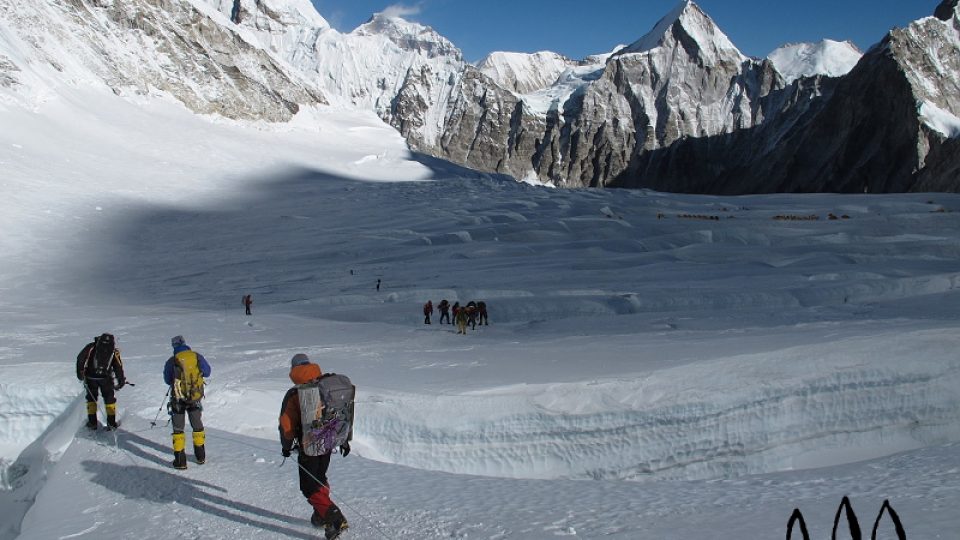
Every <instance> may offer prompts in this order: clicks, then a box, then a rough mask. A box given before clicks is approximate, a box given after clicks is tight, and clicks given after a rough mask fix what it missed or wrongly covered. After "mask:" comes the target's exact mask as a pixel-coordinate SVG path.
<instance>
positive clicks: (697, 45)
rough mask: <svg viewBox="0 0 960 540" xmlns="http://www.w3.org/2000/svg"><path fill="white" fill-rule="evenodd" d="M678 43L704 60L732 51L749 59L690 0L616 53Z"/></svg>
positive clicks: (726, 54)
mask: <svg viewBox="0 0 960 540" xmlns="http://www.w3.org/2000/svg"><path fill="white" fill-rule="evenodd" d="M676 44H679V45H680V46H682V47H683V48H684V49H685V50H686V51H687V52H688V53H689V54H690V55H691V56H694V55H697V54H699V55H700V56H702V57H703V58H704V60H709V59H716V58H720V57H725V56H728V55H729V54H730V53H731V52H733V53H735V54H736V55H738V56H739V57H741V58H742V59H743V60H746V59H747V58H746V57H745V56H744V55H743V54H742V53H741V52H740V50H739V49H737V47H736V46H735V45H734V44H733V42H732V41H730V38H728V37H727V35H726V34H724V33H723V32H722V31H721V30H720V28H719V27H718V26H717V24H716V23H715V22H714V21H713V19H711V18H710V16H709V15H707V14H706V13H705V12H704V11H703V10H702V9H700V6H698V5H697V4H696V3H694V2H692V1H691V0H681V2H680V3H679V4H677V6H676V7H675V8H673V10H672V11H670V13H668V14H667V15H666V16H665V17H663V18H662V19H660V21H659V22H658V23H657V24H656V25H655V26H654V27H653V30H651V31H650V32H648V33H647V34H646V35H645V36H643V37H642V38H640V39H639V40H637V41H635V42H633V43H632V44H630V45H629V46H627V47H625V48H623V49H621V50H620V51H619V52H618V53H617V54H620V55H623V54H634V53H645V52H649V51H652V50H654V49H657V48H661V47H668V48H672V47H673V46H675V45H676Z"/></svg>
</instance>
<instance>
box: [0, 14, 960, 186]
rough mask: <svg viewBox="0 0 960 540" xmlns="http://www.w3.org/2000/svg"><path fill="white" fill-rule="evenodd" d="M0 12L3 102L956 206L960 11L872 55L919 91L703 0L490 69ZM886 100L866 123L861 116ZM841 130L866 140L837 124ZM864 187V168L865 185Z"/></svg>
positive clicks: (563, 173)
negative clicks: (81, 101) (51, 95)
mask: <svg viewBox="0 0 960 540" xmlns="http://www.w3.org/2000/svg"><path fill="white" fill-rule="evenodd" d="M0 5H2V6H3V7H4V8H5V9H4V11H3V15H2V17H4V19H5V20H6V21H7V24H8V25H9V27H10V30H11V31H10V32H6V33H4V34H3V36H2V37H0V40H3V43H4V44H5V46H4V48H3V49H2V50H0V55H3V56H0V84H3V85H4V86H5V87H7V88H11V89H12V88H17V89H18V90H17V91H16V92H13V93H8V95H7V96H6V98H4V99H14V100H23V99H26V102H28V103H29V102H30V99H42V98H41V97H38V96H42V94H43V88H44V87H45V85H57V84H85V83H84V82H83V81H88V82H90V83H91V84H93V85H99V86H103V87H106V88H109V89H111V90H113V91H114V92H115V93H118V94H120V95H123V96H127V97H131V98H135V97H137V96H142V95H147V94H156V95H161V96H163V95H165V96H170V97H173V98H174V99H177V100H179V101H181V102H183V103H184V104H185V105H186V106H187V107H188V108H190V109H191V110H193V111H195V112H198V113H204V114H218V115H222V116H225V117H229V118H248V119H262V120H267V121H286V120H289V119H290V118H291V117H292V115H293V113H294V112H295V111H296V110H297V109H298V108H299V107H301V106H314V105H320V104H323V103H330V104H332V105H334V106H337V107H351V108H354V107H355V108H361V109H369V110H372V111H374V112H375V113H376V114H377V115H378V116H379V117H380V118H381V119H383V120H384V121H385V122H387V123H388V124H390V125H391V126H393V127H395V128H396V129H397V130H398V131H399V132H400V133H401V134H402V135H403V136H404V138H405V139H406V140H407V142H408V144H409V145H410V147H411V148H412V149H413V150H416V151H419V152H422V153H425V154H429V155H432V156H436V157H441V158H444V159H448V160H451V161H454V162H456V163H459V164H462V165H466V166H469V167H471V168H475V169H478V170H482V171H490V172H499V173H506V174H510V175H512V176H514V177H515V178H517V179H530V180H534V181H537V182H547V183H551V184H554V185H557V186H570V187H576V186H619V187H650V188H654V189H658V190H665V191H683V192H690V191H694V192H711V193H747V192H767V191H778V190H793V191H818V190H828V191H850V190H853V191H862V190H864V189H866V190H868V191H886V190H916V189H930V188H931V187H933V186H935V187H936V189H947V190H957V189H960V182H958V181H957V178H956V174H955V173H954V172H953V171H955V170H956V169H957V165H955V159H954V157H953V147H954V146H955V144H956V143H955V142H953V141H955V140H956V137H957V135H956V134H957V132H958V131H960V120H958V118H960V106H958V105H957V103H955V99H954V98H952V97H950V96H953V95H956V92H955V91H954V90H955V86H956V79H957V76H958V75H957V73H958V70H957V66H956V62H955V61H954V60H953V59H955V58H956V57H958V56H960V48H958V40H957V38H956V33H957V30H956V27H957V23H956V21H957V16H956V2H954V1H953V0H945V1H944V2H943V3H942V4H941V6H940V7H939V8H938V9H937V14H938V17H936V18H934V17H930V18H926V19H922V20H920V21H917V22H915V23H913V24H912V25H910V26H909V27H908V28H907V29H903V30H894V31H893V32H892V33H891V34H890V37H888V38H887V39H886V40H885V41H884V43H887V44H888V46H887V47H886V48H884V47H881V48H880V49H879V51H880V52H875V51H870V52H868V54H867V55H866V56H868V57H871V58H873V57H877V56H883V54H884V53H883V52H882V51H888V52H890V54H889V55H888V56H890V58H892V59H893V60H894V62H895V63H896V64H897V66H899V67H896V68H893V69H894V71H899V72H901V73H902V74H903V76H904V77H906V79H907V81H908V84H909V86H910V88H911V89H910V90H909V91H900V90H898V88H900V87H897V86H896V81H897V78H896V77H892V76H891V75H890V74H889V73H887V72H885V71H884V70H882V69H875V67H876V61H873V63H872V64H871V62H869V61H868V60H870V58H865V59H864V62H860V63H859V64H858V62H859V60H860V56H859V52H857V51H856V50H855V48H853V47H852V46H851V45H849V44H847V43H838V42H831V41H823V42H821V43H819V44H803V45H793V46H788V47H785V48H782V49H779V50H777V51H775V52H773V53H771V55H770V56H769V57H768V58H767V59H763V60H760V59H754V58H748V57H746V56H745V55H743V54H742V53H741V52H740V51H739V50H738V49H737V48H736V46H735V45H734V44H733V43H732V42H731V40H730V39H729V38H728V37H727V36H726V35H725V34H724V33H723V31H722V30H721V29H720V28H718V27H717V25H716V24H715V23H714V21H713V20H712V19H711V18H710V17H709V16H708V15H707V14H706V13H705V12H704V11H703V10H702V9H701V8H700V7H699V6H698V5H697V4H695V3H694V2H692V1H690V0H682V1H680V2H679V3H678V4H677V6H676V8H675V9H673V10H672V11H671V12H670V13H668V14H667V15H666V16H665V17H664V18H663V19H661V20H660V21H659V22H658V23H657V24H656V25H655V26H654V28H653V29H652V30H651V31H650V32H649V33H647V34H646V35H644V36H643V37H641V38H640V39H638V40H636V41H635V42H633V43H631V44H629V45H627V46H623V47H618V48H617V49H615V50H614V52H612V53H608V54H602V55H597V56H593V57H589V58H586V59H583V60H571V59H567V58H563V57H562V56H560V55H556V54H554V53H549V52H540V53H535V54H521V53H506V52H500V53H494V54H492V55H490V57H488V58H487V59H485V60H484V61H483V62H481V63H480V64H479V65H477V66H473V65H471V64H469V63H467V62H465V61H464V59H463V56H462V54H461V52H460V51H459V50H458V49H457V47H456V46H455V45H454V44H453V43H451V42H450V41H449V40H447V39H446V38H444V37H443V36H441V35H440V34H438V33H437V32H436V31H434V30H433V29H431V28H429V27H426V26H424V25H421V24H418V23H414V22H410V21H406V20H404V19H402V18H399V17H396V16H392V15H391V14H388V13H381V14H377V15H374V16H373V17H372V18H371V19H370V20H369V21H368V22H366V23H365V24H363V25H361V26H360V27H358V28H357V29H355V30H354V31H352V32H349V33H341V32H338V31H337V30H335V29H333V28H331V27H330V25H329V24H328V23H327V21H326V20H325V19H324V18H323V17H322V16H321V15H320V14H318V13H317V12H316V10H315V9H314V7H313V6H312V5H311V4H310V2H309V1H308V0H169V1H167V2H162V3H155V2H153V1H151V0H112V1H110V2H100V1H93V0H78V1H77V2H66V1H65V0H50V1H49V2H45V3H25V4H24V3H19V4H18V3H14V2H11V1H10V0H0ZM60 43H63V44H64V45H63V46H60V45H58V44H60ZM860 64H864V65H862V66H860ZM866 64H870V65H866ZM854 65H857V66H858V67H860V69H855V68H854V67H853V66H854ZM871 65H872V66H874V68H872V67H871ZM38 70H40V72H42V73H40V72H38ZM878 93H880V94H884V95H883V96H882V97H877V100H879V101H873V102H871V106H858V105H856V103H855V102H858V101H860V102H862V101H863V100H864V99H867V98H868V97H869V96H871V95H877V94H878ZM28 95H33V96H34V97H33V98H24V96H28ZM11 96H14V97H11ZM16 96H19V97H16ZM844 103H846V105H842V104H844ZM844 107H846V108H844ZM838 109H843V110H840V111H838ZM825 110H828V111H829V112H824V111H825ZM901 110H903V111H904V112H903V114H902V115H901V116H899V117H898V120H894V119H893V116H894V113H896V114H899V113H898V111H901ZM877 111H887V112H888V114H881V115H878V114H877ZM843 119H849V121H850V122H852V123H855V124H858V125H859V124H863V125H866V124H870V125H871V127H870V129H869V130H867V131H863V132H860V131H856V130H854V131H851V130H849V129H837V126H831V125H830V124H831V122H836V121H840V120H843ZM818 126H821V127H818ZM898 126H922V129H923V130H924V131H925V132H926V131H930V132H931V133H930V134H929V135H924V136H923V137H922V139H923V141H921V140H920V138H918V137H912V138H911V137H907V138H906V139H903V141H904V142H903V143H902V144H903V148H908V147H911V146H914V147H916V148H917V149H918V150H917V151H916V152H913V153H912V155H913V157H910V159H909V164H906V165H903V166H897V167H890V166H888V163H887V159H888V158H890V156H891V155H897V156H899V157H904V156H906V154H903V155H901V154H889V153H887V152H878V151H877V150H876V148H878V147H877V146H876V145H869V144H868V145H864V144H863V143H862V141H860V140H857V139H855V137H857V136H858V135H856V133H864V134H866V133H880V132H896V131H897V130H900V129H901V127H898ZM917 129H921V128H920V127H918V128H917ZM940 139H942V140H940ZM824 141H829V143H827V142H824ZM890 144H894V143H883V144H882V145H880V146H884V145H886V146H890ZM895 144H900V143H895ZM784 145H789V146H788V147H784ZM863 148H870V150H863ZM758 149H759V151H758ZM887 149H888V150H890V149H891V148H887ZM855 154H856V156H857V157H856V158H855V159H854V157H853V156H854V155H855ZM907 154H909V152H908V153H907ZM801 156H802V158H801ZM898 159H899V158H898ZM801 161H802V163H801ZM900 162H902V163H906V162H905V161H903V160H902V159H901V160H900ZM853 169H857V170H870V175H869V179H866V180H865V178H866V176H865V175H864V174H863V173H851V172H850V171H851V170H853ZM851 174H852V175H853V176H856V175H858V174H859V175H861V176H863V178H857V179H854V178H852V177H851Z"/></svg>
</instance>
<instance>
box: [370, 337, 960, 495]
mask: <svg viewBox="0 0 960 540" xmlns="http://www.w3.org/2000/svg"><path fill="white" fill-rule="evenodd" d="M940 337H942V336H940ZM940 337H938V336H936V334H931V333H928V332H915V333H910V334H907V335H903V336H900V339H899V340H898V342H897V343H888V344H887V345H890V346H893V347H895V348H896V350H895V351H890V350H886V351H885V352H886V353H888V355H889V354H890V353H893V355H894V356H895V355H902V356H901V358H906V357H909V356H910V355H911V354H914V353H916V352H917V350H918V348H919V349H924V353H931V354H932V355H933V356H939V357H940V358H942V359H943V361H939V362H929V363H927V362H922V363H911V364H909V368H908V369H906V370H905V369H903V366H902V363H901V361H900V360H899V359H897V358H893V359H891V360H889V361H887V360H882V359H879V358H878V355H877V352H878V351H879V349H880V348H881V347H882V345H879V346H878V344H877V343H876V342H875V341H874V340H872V339H850V340H843V341H838V342H833V343H830V344H829V345H810V346H800V347H795V348H792V349H786V350H783V351H778V352H777V353H771V354H764V355H755V356H745V357H736V358H729V359H724V360H719V361H714V362H706V363H701V364H698V365H697V366H696V367H690V366H688V367H683V368H667V369H663V370H661V371H657V372H655V373H647V374H643V375H642V376H638V377H637V378H636V379H635V380H631V378H628V377H621V378H618V379H617V380H614V381H605V380H597V381H592V382H589V383H566V384H550V385H526V386H521V387H505V388H502V389H491V390H486V391H482V392H473V393H468V394H462V395H441V396H436V397H426V396H421V397H417V396H407V395H395V394H389V393H387V394H381V393H376V392H373V393H371V394H370V395H365V396H362V405H361V406H359V408H358V410H360V411H361V412H362V413H363V414H362V416H361V417H362V418H363V420H362V421H361V422H360V423H359V424H358V434H359V436H360V437H361V440H363V441H364V442H365V443H366V444H367V445H369V446H370V448H371V450H372V452H374V455H376V456H378V457H379V459H383V460H385V461H388V462H392V463H398V464H403V465H407V466H411V467H418V468H425V469H432V470H443V471H449V472H461V473H467V474H478V475H486V476H507V477H513V478H554V479H555V478H594V479H601V478H603V479H627V480H654V479H661V480H662V479H688V480H689V479H706V478H718V477H730V476H741V475H746V474H758V473H765V472H771V471H776V470H788V469H795V468H804V467H807V466H811V465H814V464H815V465H816V466H826V465H829V464H833V463H843V462H847V461H849V460H856V459H866V458H870V457H874V456H876V455H878V453H882V452H883V451H881V450H880V448H886V449H887V451H889V450H891V449H894V448H896V449H899V450H907V449H910V448H915V447H918V446H923V445H927V444H935V443H939V442H946V441H948V440H955V438H956V437H958V436H960V420H958V419H957V418H956V415H955V413H956V411H957V410H958V408H960V394H958V393H957V392H956V391H955V388H956V385H957V384H958V383H960V366H957V365H956V364H955V363H953V362H951V361H949V360H948V359H949V358H950V356H951V355H952V354H953V353H952V351H951V348H950V346H947V345H946V344H945V343H941V344H939V345H934V347H935V348H936V350H926V349H927V347H929V344H930V341H931V338H932V339H936V340H939V339H940ZM887 358H890V356H887ZM517 361H522V359H519V358H518V359H517ZM827 365H830V366H831V370H832V372H831V373H829V374H823V367H825V366H827ZM718 373H727V374H731V373H735V374H737V375H736V376H735V377H732V378H723V379H721V380H717V379H716V377H717V374H718Z"/></svg>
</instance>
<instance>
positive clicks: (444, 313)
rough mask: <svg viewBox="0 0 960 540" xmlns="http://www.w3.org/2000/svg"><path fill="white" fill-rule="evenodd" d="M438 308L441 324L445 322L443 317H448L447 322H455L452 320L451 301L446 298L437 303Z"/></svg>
mask: <svg viewBox="0 0 960 540" xmlns="http://www.w3.org/2000/svg"><path fill="white" fill-rule="evenodd" d="M437 309H438V310H440V324H443V319H447V324H453V323H451V322H450V302H447V299H446V298H444V299H443V300H441V301H440V303H439V304H437Z"/></svg>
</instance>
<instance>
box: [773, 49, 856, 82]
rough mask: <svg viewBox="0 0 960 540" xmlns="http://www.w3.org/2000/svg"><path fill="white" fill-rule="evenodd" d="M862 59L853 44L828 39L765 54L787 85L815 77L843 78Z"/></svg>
mask: <svg viewBox="0 0 960 540" xmlns="http://www.w3.org/2000/svg"><path fill="white" fill-rule="evenodd" d="M861 57H863V53H862V52H861V51H860V49H858V48H857V46H856V45H854V44H853V43H851V42H849V41H834V40H831V39H824V40H822V41H820V42H819V43H790V44H787V45H784V46H783V47H780V48H779V49H777V50H775V51H773V52H772V53H770V54H769V55H767V59H768V60H770V61H771V62H773V65H774V67H776V68H777V71H778V72H779V73H780V75H782V76H783V78H784V80H785V81H786V82H787V83H788V84H789V83H791V82H793V81H795V80H797V79H799V78H801V77H812V76H815V75H827V76H829V77H842V76H843V75H846V74H847V73H849V72H850V70H851V69H853V67H854V66H856V65H857V62H859V61H860V58H861Z"/></svg>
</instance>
